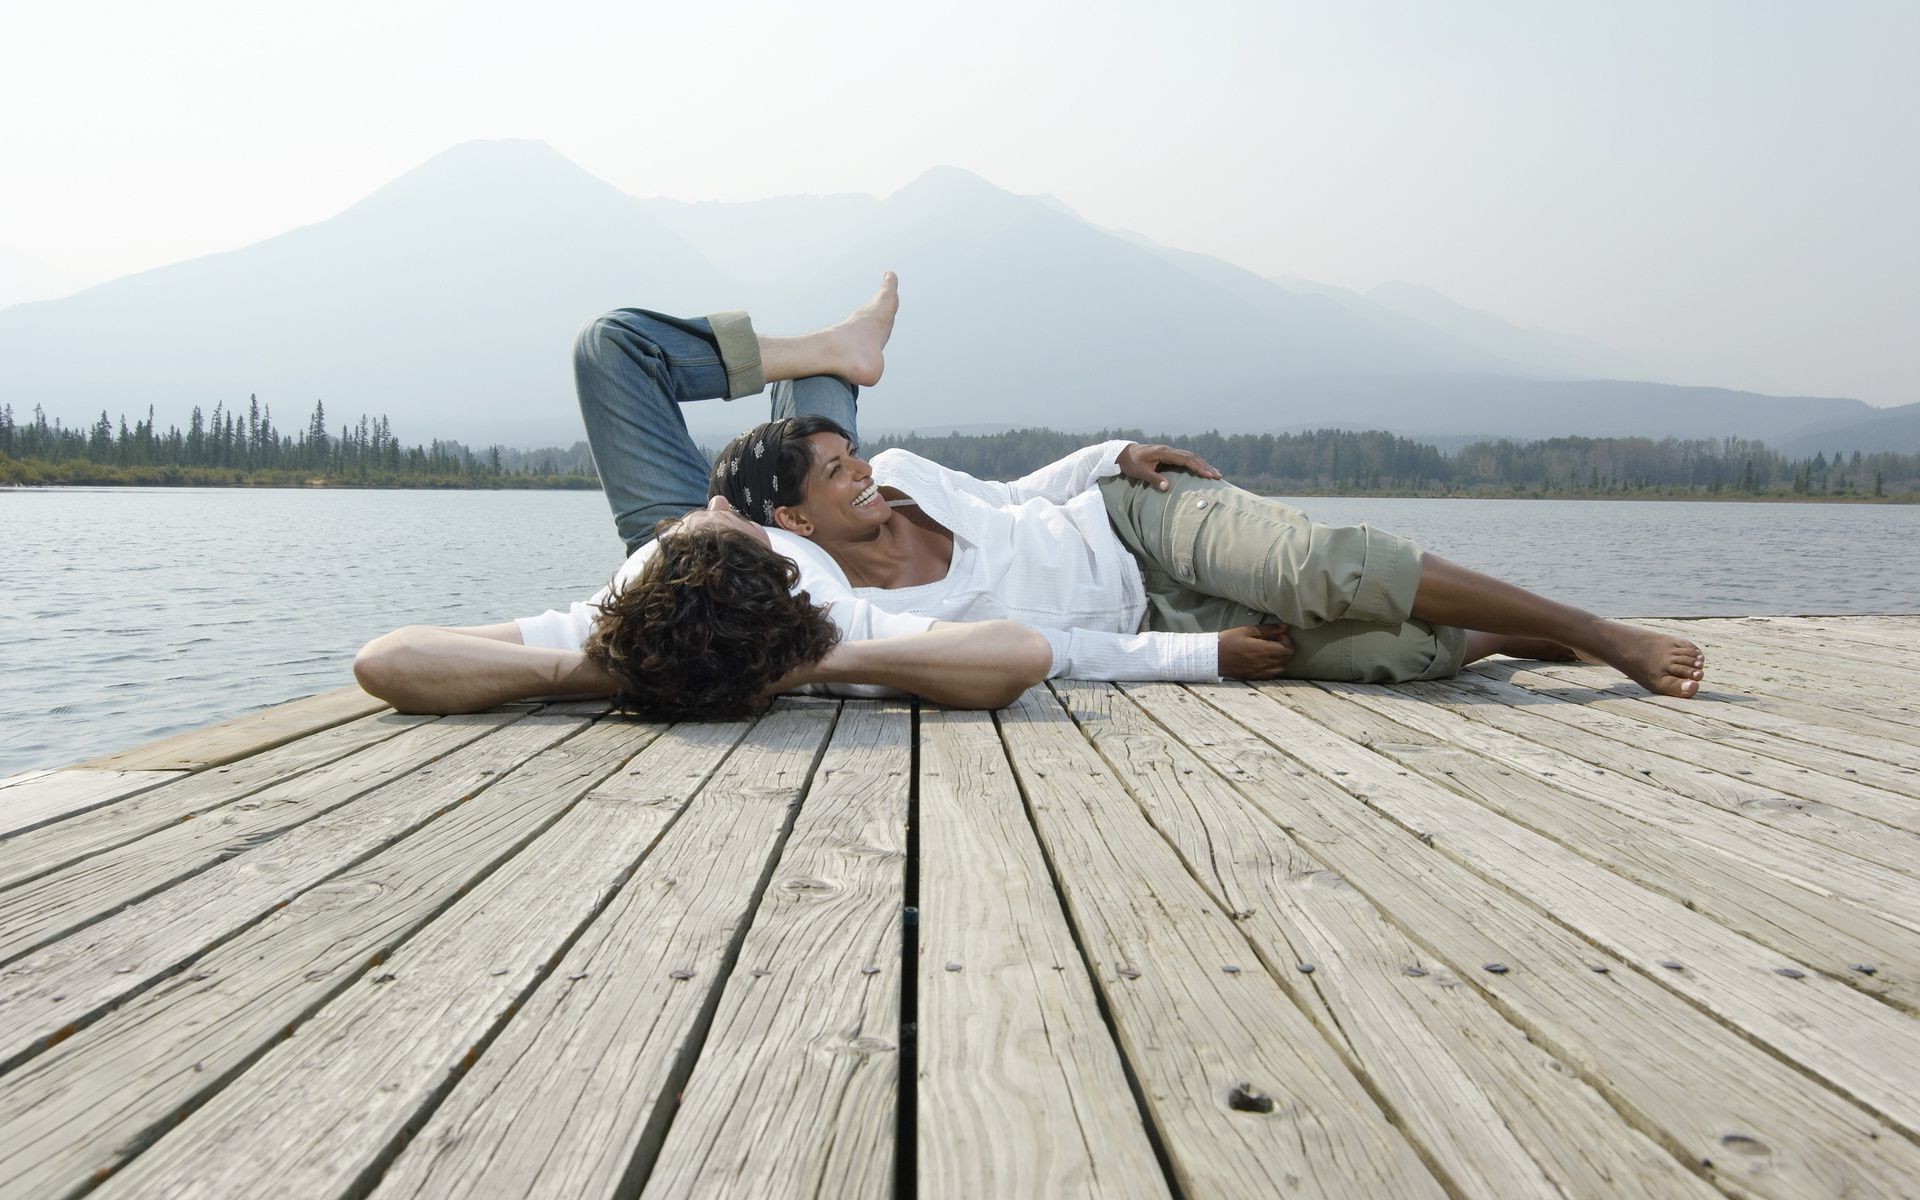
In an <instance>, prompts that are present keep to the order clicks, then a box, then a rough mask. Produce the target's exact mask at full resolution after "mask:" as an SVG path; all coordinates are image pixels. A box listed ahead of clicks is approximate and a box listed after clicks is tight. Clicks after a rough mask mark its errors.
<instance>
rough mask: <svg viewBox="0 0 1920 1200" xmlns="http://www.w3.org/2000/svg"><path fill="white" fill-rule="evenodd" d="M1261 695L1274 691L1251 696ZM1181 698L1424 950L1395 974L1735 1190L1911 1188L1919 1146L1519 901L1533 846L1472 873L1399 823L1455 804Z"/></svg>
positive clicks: (1347, 750)
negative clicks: (1555, 1070) (1304, 775)
mask: <svg viewBox="0 0 1920 1200" xmlns="http://www.w3.org/2000/svg"><path fill="white" fill-rule="evenodd" d="M1291 686H1310V685H1291ZM1270 690H1271V691H1277V690H1280V689H1278V688H1273V689H1269V688H1263V689H1261V693H1266V692H1268V691H1270ZM1192 692H1193V694H1194V695H1195V696H1196V697H1200V698H1204V699H1205V700H1206V701H1208V704H1206V705H1198V704H1189V705H1183V706H1180V707H1179V708H1177V709H1171V710H1168V711H1164V712H1163V711H1156V712H1155V716H1156V717H1159V718H1160V719H1161V721H1162V722H1163V723H1164V724H1165V725H1166V726H1167V728H1168V729H1169V730H1170V731H1171V732H1173V733H1174V734H1175V736H1177V737H1179V738H1181V739H1182V741H1183V742H1185V743H1186V744H1187V745H1188V746H1190V747H1192V748H1193V749H1195V750H1196V751H1198V752H1199V754H1200V755H1201V757H1202V758H1204V759H1205V760H1206V761H1207V763H1208V764H1209V765H1210V766H1212V767H1213V768H1214V769H1215V770H1216V771H1218V772H1219V773H1220V774H1221V775H1223V776H1224V777H1226V778H1227V779H1228V781H1229V782H1230V783H1232V784H1233V785H1234V786H1235V787H1236V788H1237V789H1238V790H1240V791H1241V793H1242V794H1244V795H1246V796H1247V797H1248V798H1249V799H1251V800H1253V801H1254V802H1255V803H1256V804H1258V805H1259V806H1260V807H1261V808H1263V809H1264V810H1266V811H1267V812H1268V813H1269V815H1270V816H1271V817H1272V818H1273V819H1274V820H1275V821H1276V822H1278V823H1279V824H1280V825H1281V826H1282V827H1283V828H1284V829H1286V830H1287V832H1288V833H1289V834H1290V835H1291V836H1292V837H1293V838H1295V839H1296V840H1297V841H1299V842H1300V843H1301V844H1302V845H1303V846H1304V847H1306V849H1307V850H1308V851H1309V852H1310V853H1312V854H1313V855H1314V857H1316V858H1318V859H1319V860H1320V861H1322V862H1324V863H1326V865H1327V866H1328V867H1329V868H1331V869H1332V870H1334V871H1336V872H1338V873H1339V875H1340V876H1341V877H1342V878H1343V879H1345V880H1346V881H1347V882H1348V883H1349V884H1351V885H1352V886H1353V887H1355V888H1356V889H1358V890H1359V891H1360V892H1361V894H1363V895H1364V896H1366V897H1367V899H1368V900H1369V901H1370V902H1372V903H1373V905H1374V906H1375V907H1376V908H1378V909H1379V910H1380V912H1381V913H1382V914H1383V915H1385V916H1386V917H1387V918H1388V920H1390V921H1391V922H1393V923H1394V924H1395V925H1397V926H1398V927H1399V928H1401V929H1402V930H1404V931H1405V932H1406V934H1407V936H1408V937H1409V938H1410V939H1411V940H1412V941H1413V942H1414V943H1415V944H1416V945H1418V946H1420V947H1423V948H1424V950H1425V954H1426V956H1423V958H1422V959H1421V960H1419V961H1416V962H1410V963H1408V964H1407V967H1408V968H1413V969H1418V970H1423V971H1425V972H1426V974H1425V975H1423V976H1419V978H1420V979H1421V981H1422V982H1423V983H1424V984H1426V985H1427V986H1432V987H1438V988H1456V987H1461V986H1465V987H1470V988H1473V989H1476V990H1478V991H1480V992H1482V993H1483V994H1485V995H1487V996H1488V997H1489V998H1490V999H1492V1000H1493V1001H1494V1002H1495V1004H1497V1005H1498V1006H1499V1007H1500V1009H1501V1011H1502V1012H1503V1013H1505V1014H1506V1015H1507V1017H1508V1019H1509V1020H1513V1021H1516V1022H1518V1023H1519V1024H1521V1025H1523V1026H1524V1027H1525V1028H1526V1030H1527V1032H1528V1033H1529V1035H1530V1036H1531V1037H1532V1038H1533V1039H1534V1041H1536V1042H1537V1043H1539V1044H1540V1045H1541V1046H1543V1047H1544V1048H1546V1049H1548V1050H1549V1051H1550V1052H1552V1053H1553V1054H1554V1055H1555V1056H1556V1057H1557V1058H1559V1059H1560V1060H1561V1061H1562V1062H1566V1063H1569V1064H1571V1065H1572V1066H1573V1067H1574V1069H1575V1070H1577V1071H1578V1072H1579V1073H1580V1075H1581V1077H1582V1078H1583V1079H1585V1080H1586V1081H1587V1082H1588V1083H1589V1084H1591V1085H1592V1086H1593V1087H1595V1088H1596V1089H1598V1090H1599V1091H1600V1092H1601V1093H1602V1094H1604V1095H1605V1096H1607V1098H1608V1099H1609V1100H1610V1101H1611V1102H1612V1103H1613V1105H1614V1107H1615V1108H1616V1109H1618V1110H1619V1111H1620V1112H1621V1113H1622V1115H1623V1116H1624V1117H1625V1118H1626V1119H1627V1120H1628V1121H1630V1122H1631V1123H1632V1124H1633V1125H1634V1126H1635V1127H1636V1128H1638V1129H1640V1130H1642V1131H1644V1132H1646V1133H1648V1134H1649V1135H1651V1136H1653V1137H1654V1138H1655V1139H1656V1140H1658V1141H1660V1142H1661V1143H1663V1144H1664V1145H1666V1146H1667V1147H1668V1148H1669V1149H1670V1150H1671V1151H1673V1152H1674V1153H1675V1154H1677V1155H1679V1156H1680V1158H1681V1160H1682V1161H1683V1162H1686V1163H1689V1164H1691V1165H1693V1166H1694V1167H1695V1168H1696V1169H1698V1170H1701V1171H1704V1172H1706V1173H1707V1174H1708V1177H1709V1178H1710V1179H1712V1180H1713V1181H1714V1182H1715V1183H1717V1184H1719V1185H1720V1186H1722V1187H1723V1188H1725V1189H1728V1190H1731V1191H1733V1192H1734V1193H1735V1194H1740V1195H1752V1196H1763V1197H1780V1198H1787V1197H1805V1198H1809V1200H1810V1198H1812V1197H1831V1196H1837V1195H1862V1196H1869V1195H1889V1196H1893V1195H1907V1194H1911V1193H1914V1192H1915V1191H1916V1189H1920V1147H1916V1146H1915V1145H1914V1144H1913V1143H1912V1142H1911V1141H1909V1140H1908V1139H1907V1138H1906V1137H1904V1136H1902V1135H1901V1134H1900V1133H1899V1132H1898V1131H1897V1130H1896V1129H1895V1128H1894V1127H1893V1126H1891V1125H1889V1124H1886V1123H1885V1122H1882V1121H1880V1120H1878V1119H1876V1118H1875V1117H1873V1116H1872V1115H1871V1114H1869V1113H1868V1112H1866V1111H1865V1110H1864V1109H1862V1108H1860V1107H1859V1106H1857V1105H1856V1104H1853V1103H1851V1102H1849V1101H1848V1100H1846V1099H1844V1098H1842V1097H1840V1096H1838V1095H1836V1094H1834V1093H1833V1092H1832V1091H1830V1090H1828V1089H1827V1088H1824V1087H1822V1086H1820V1085H1818V1084H1816V1083H1814V1082H1813V1081H1811V1080H1810V1079H1809V1078H1808V1077H1807V1076H1806V1075H1805V1074H1803V1073H1801V1072H1800V1071H1799V1070H1798V1069H1796V1068H1795V1067H1793V1066H1791V1065H1789V1064H1787V1063H1785V1062H1783V1061H1782V1060H1781V1059H1780V1058H1779V1057H1777V1056H1776V1055H1775V1054H1774V1053H1772V1052H1770V1051H1768V1050H1765V1049H1762V1048H1761V1047H1760V1046H1757V1045H1755V1044H1754V1043H1753V1042H1752V1041H1750V1040H1748V1039H1747V1038H1744V1037H1742V1036H1740V1035H1739V1034H1738V1033H1736V1032H1734V1031H1732V1030H1729V1029H1728V1028H1727V1027H1726V1026H1725V1025H1724V1024H1722V1023H1721V1022H1720V1021H1718V1020H1716V1019H1715V1018H1713V1017H1712V1016H1709V1015H1708V1014H1707V1013H1705V1012H1703V1011H1702V1010H1701V1009H1700V1008H1698V1007H1696V1006H1695V1005H1694V1004H1692V1003H1690V1002H1688V1001H1687V1000H1686V999H1684V998H1682V997H1681V996H1679V995H1677V994H1675V993H1674V992H1673V991H1671V990H1669V989H1668V988H1666V987H1664V986H1662V985H1661V984H1659V983H1656V982H1655V981H1654V980H1653V979H1651V978H1649V977H1648V975H1646V974H1644V973H1643V972H1641V971H1639V970H1636V969H1633V968H1631V967H1629V966H1627V965H1626V964H1625V963H1624V962H1623V961H1622V960H1621V958H1620V957H1619V956H1617V955H1616V954H1614V953H1611V952H1609V951H1608V950H1607V949H1603V948H1596V947H1595V946H1593V945H1591V944H1589V942H1588V940H1587V939H1586V937H1584V936H1582V934H1581V933H1579V932H1576V931H1575V930H1572V929H1569V928H1567V927H1565V926H1563V925H1562V924H1560V923H1559V922H1557V921H1552V920H1547V919H1543V916H1542V914H1541V913H1540V911H1539V910H1538V909H1536V908H1535V907H1534V906H1533V905H1531V904H1528V903H1526V902H1524V901H1522V900H1520V899H1518V898H1517V897H1516V895H1515V892H1514V890H1513V889H1512V887H1511V880H1510V874H1511V872H1512V871H1513V870H1514V869H1516V868H1518V867H1520V866H1524V865H1525V859H1526V856H1527V855H1528V854H1530V853H1532V852H1533V850H1534V847H1535V842H1536V839H1533V838H1531V837H1530V836H1528V837H1519V838H1516V840H1515V844H1513V845H1511V846H1509V847H1507V848H1506V850H1505V851H1504V852H1503V853H1502V854H1500V855H1499V857H1498V859H1497V861H1498V862H1499V863H1500V864H1501V865H1500V867H1499V869H1498V870H1496V871H1495V872H1494V874H1495V875H1496V877H1497V881H1490V880H1488V879H1485V878H1482V877H1481V876H1480V875H1479V874H1476V873H1475V872H1474V871H1471V870H1468V869H1467V868H1466V867H1465V866H1464V865H1462V864H1461V863H1460V862H1458V861H1456V860H1455V859H1454V858H1452V857H1450V856H1449V855H1448V854H1447V853H1444V852H1442V851H1444V850H1446V849H1448V848H1450V847H1451V844H1452V843H1453V842H1454V840H1455V839H1454V827H1453V823H1452V822H1451V821H1445V820H1441V819H1428V818H1425V817H1422V818H1421V820H1420V821H1419V822H1418V823H1416V824H1412V825H1409V824H1408V823H1407V821H1406V817H1407V816H1409V815H1413V805H1414V804H1415V803H1417V802H1420V801H1422V800H1437V801H1438V802H1440V803H1443V804H1445V805H1446V806H1447V807H1448V809H1449V810H1451V809H1453V808H1455V807H1457V804H1456V803H1455V802H1458V803H1461V804H1464V803H1465V802H1463V801H1458V798H1457V797H1451V795H1450V794H1448V793H1444V792H1443V791H1442V789H1439V788H1438V787H1435V786H1434V785H1432V784H1429V783H1427V782H1426V781H1424V780H1421V779H1418V778H1414V777H1412V776H1411V775H1408V774H1402V770H1403V768H1399V767H1397V766H1395V765H1394V764H1393V763H1391V762H1389V761H1387V760H1385V759H1382V758H1381V757H1380V756H1379V755H1377V754H1375V753H1373V752H1372V751H1370V750H1367V749H1365V748H1362V747H1360V746H1357V745H1355V744H1354V743H1352V742H1350V741H1348V740H1347V739H1345V738H1343V737H1339V736H1337V735H1335V734H1333V733H1330V732H1329V731H1328V730H1326V729H1324V728H1321V727H1319V726H1317V725H1315V724H1314V723H1313V722H1311V721H1308V720H1306V719H1305V718H1303V717H1300V716H1299V714H1297V713H1294V712H1292V711H1291V710H1289V709H1287V708H1285V707H1284V706H1281V705H1278V704H1272V703H1269V702H1268V701H1267V700H1266V699H1264V698H1263V695H1262V694H1256V693H1252V692H1250V691H1249V690H1248V689H1244V688H1233V689H1228V688H1212V687H1196V688H1194V689H1192ZM1236 693H1244V695H1236ZM1255 701H1258V702H1259V705H1258V706H1257V707H1256V706H1255V704H1254V702H1255ZM1215 702H1220V703H1232V704H1234V705H1235V707H1236V710H1238V709H1239V708H1240V707H1241V706H1244V707H1245V708H1246V709H1247V710H1248V711H1246V712H1239V711H1236V714H1235V715H1236V718H1237V723H1236V722H1230V721H1227V720H1226V719H1225V718H1224V717H1223V716H1221V714H1220V713H1218V712H1213V713H1212V714H1211V715H1209V712H1208V709H1209V708H1210V707H1211V706H1212V704H1213V703H1215ZM1250 732H1252V733H1256V734H1258V735H1259V738H1256V739H1252V740H1250V739H1249V737H1248V736H1247V735H1248V734H1249V733H1250ZM1260 739H1264V740H1260ZM1281 746H1284V747H1285V748H1286V755H1287V756H1291V759H1290V758H1289V757H1287V756H1283V755H1282V754H1281V753H1280V752H1279V750H1278V749H1277V748H1276V747H1281ZM1292 760H1298V762H1299V763H1300V764H1304V765H1305V766H1306V767H1307V768H1309V769H1311V770H1312V771H1313V772H1314V773H1315V774H1317V775H1319V776H1320V777H1321V778H1322V779H1325V780H1327V781H1328V782H1331V783H1333V784H1334V785H1335V786H1337V787H1339V788H1340V789H1342V790H1343V791H1346V792H1349V793H1350V794H1352V795H1354V796H1355V798H1356V799H1357V800H1360V801H1361V802H1362V804H1360V805H1341V804H1329V803H1326V802H1325V801H1324V800H1323V799H1322V798H1321V797H1320V796H1319V794H1318V793H1317V791H1316V790H1312V789H1305V788H1302V787H1300V786H1299V778H1298V776H1297V774H1296V773H1295V772H1296V771H1297V770H1298V766H1296V765H1295V762H1294V761H1292ZM1382 816H1387V817H1388V818H1390V819H1386V820H1383V819H1382ZM1429 838H1430V839H1431V847H1432V848H1429V845H1428V844H1427V843H1426V841H1425V839H1429ZM1603 902H1604V901H1601V900H1590V901H1588V903H1590V904H1599V903H1603ZM1490 963H1498V964H1500V965H1502V966H1505V967H1506V968H1507V970H1505V971H1503V972H1498V973H1495V972H1492V971H1488V970H1486V969H1485V967H1486V965H1487V964H1490ZM1598 968H1606V969H1605V970H1604V971H1602V970H1599V969H1598ZM1655 973H1656V974H1664V973H1665V972H1664V971H1663V970H1661V969H1659V968H1656V969H1655ZM1903 1019H1905V1018H1903Z"/></svg>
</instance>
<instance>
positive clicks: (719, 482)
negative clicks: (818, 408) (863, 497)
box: [707, 416, 858, 525]
mask: <svg viewBox="0 0 1920 1200" xmlns="http://www.w3.org/2000/svg"><path fill="white" fill-rule="evenodd" d="M816 433H837V434H839V435H840V436H841V437H843V438H845V439H847V444H848V445H849V446H857V445H858V443H857V442H856V440H855V438H854V436H853V434H851V433H849V432H848V431H847V430H846V429H844V428H843V427H842V426H841V425H840V423H839V422H838V421H833V420H830V419H828V418H826V417H815V416H805V417H782V418H781V419H780V420H778V421H768V422H766V423H765V424H762V425H755V426H754V427H753V428H752V429H749V430H747V431H746V432H745V433H743V434H741V435H740V436H739V437H737V438H735V439H733V440H732V441H730V442H728V443H727V445H726V448H725V449H723V450H722V451H720V457H719V458H717V459H715V460H714V463H713V474H712V475H710V476H708V478H707V499H709V500H711V499H713V498H714V497H715V496H725V497H726V498H727V503H729V504H731V505H733V508H734V511H735V512H737V513H739V514H740V515H741V516H743V517H745V518H746V519H747V520H749V521H758V522H759V523H760V524H762V525H771V524H773V510H774V509H776V508H785V507H786V506H788V505H790V504H798V503H800V500H801V497H802V495H803V493H804V492H805V490H806V481H807V472H809V471H811V470H813V447H812V446H809V445H808V444H807V439H808V438H810V437H812V436H813V435H814V434H816Z"/></svg>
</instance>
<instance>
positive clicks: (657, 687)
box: [585, 521, 840, 720]
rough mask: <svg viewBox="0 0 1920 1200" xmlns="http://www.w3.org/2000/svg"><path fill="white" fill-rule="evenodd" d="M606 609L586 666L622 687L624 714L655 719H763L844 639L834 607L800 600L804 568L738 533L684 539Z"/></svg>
mask: <svg viewBox="0 0 1920 1200" xmlns="http://www.w3.org/2000/svg"><path fill="white" fill-rule="evenodd" d="M673 525H674V522H672V521H662V522H661V523H660V526H659V529H658V531H657V533H656V536H657V537H658V540H659V544H660V549H659V551H658V552H657V553H656V554H655V555H654V557H653V561H651V562H649V563H648V564H647V565H646V566H645V567H644V568H643V569H642V570H641V571H640V573H639V574H638V575H636V576H634V577H633V578H632V579H631V580H629V581H628V582H627V584H626V586H625V587H623V588H618V589H615V590H614V591H612V592H611V593H610V594H609V595H608V597H607V599H606V601H605V602H604V603H602V604H601V605H600V614H599V615H598V616H597V617H595V618H594V622H593V632H592V633H591V634H589V635H588V637H587V643H586V646H585V650H586V655H587V658H588V659H590V660H591V661H592V662H593V663H595V664H596V665H597V666H599V667H600V668H601V669H602V670H604V671H606V672H607V673H608V674H610V675H612V676H613V677H614V678H615V679H617V680H619V690H618V691H617V692H616V693H615V694H614V697H613V703H614V706H615V707H616V708H618V709H620V710H621V711H623V712H629V713H633V714H634V715H636V716H642V717H649V718H653V719H656V720H680V719H687V720H728V719H732V718H735V717H744V716H747V715H748V714H750V713H752V712H754V711H756V709H757V708H758V707H760V705H759V700H760V695H761V693H762V692H765V691H766V690H767V689H768V688H770V687H771V686H772V685H773V684H775V683H776V682H778V681H779V680H780V679H781V678H782V677H783V676H785V675H786V674H787V673H788V672H790V671H792V670H794V669H795V668H797V667H802V666H805V665H807V664H809V663H815V662H819V661H820V660H821V659H822V658H824V657H826V653H827V651H829V650H831V649H833V646H834V643H836V642H837V641H839V640H840V634H839V631H838V629H836V628H835V627H834V624H833V621H832V619H831V618H829V617H828V616H827V610H826V609H825V608H822V607H821V606H819V605H817V604H814V603H813V602H812V601H811V600H809V599H808V597H807V594H806V593H805V592H800V593H798V594H795V593H794V592H793V590H792V589H793V586H794V584H796V583H798V582H799V580H800V569H799V568H798V567H796V566H794V564H793V563H792V562H791V561H790V560H788V559H786V558H784V557H782V556H781V555H778V554H775V553H774V552H773V551H772V550H770V549H768V548H767V547H765V546H763V545H761V544H760V543H759V542H757V541H755V540H754V539H753V538H751V537H748V536H747V535H746V534H744V533H741V532H739V531H737V530H729V529H705V528H701V529H689V530H685V531H674V529H673Z"/></svg>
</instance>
